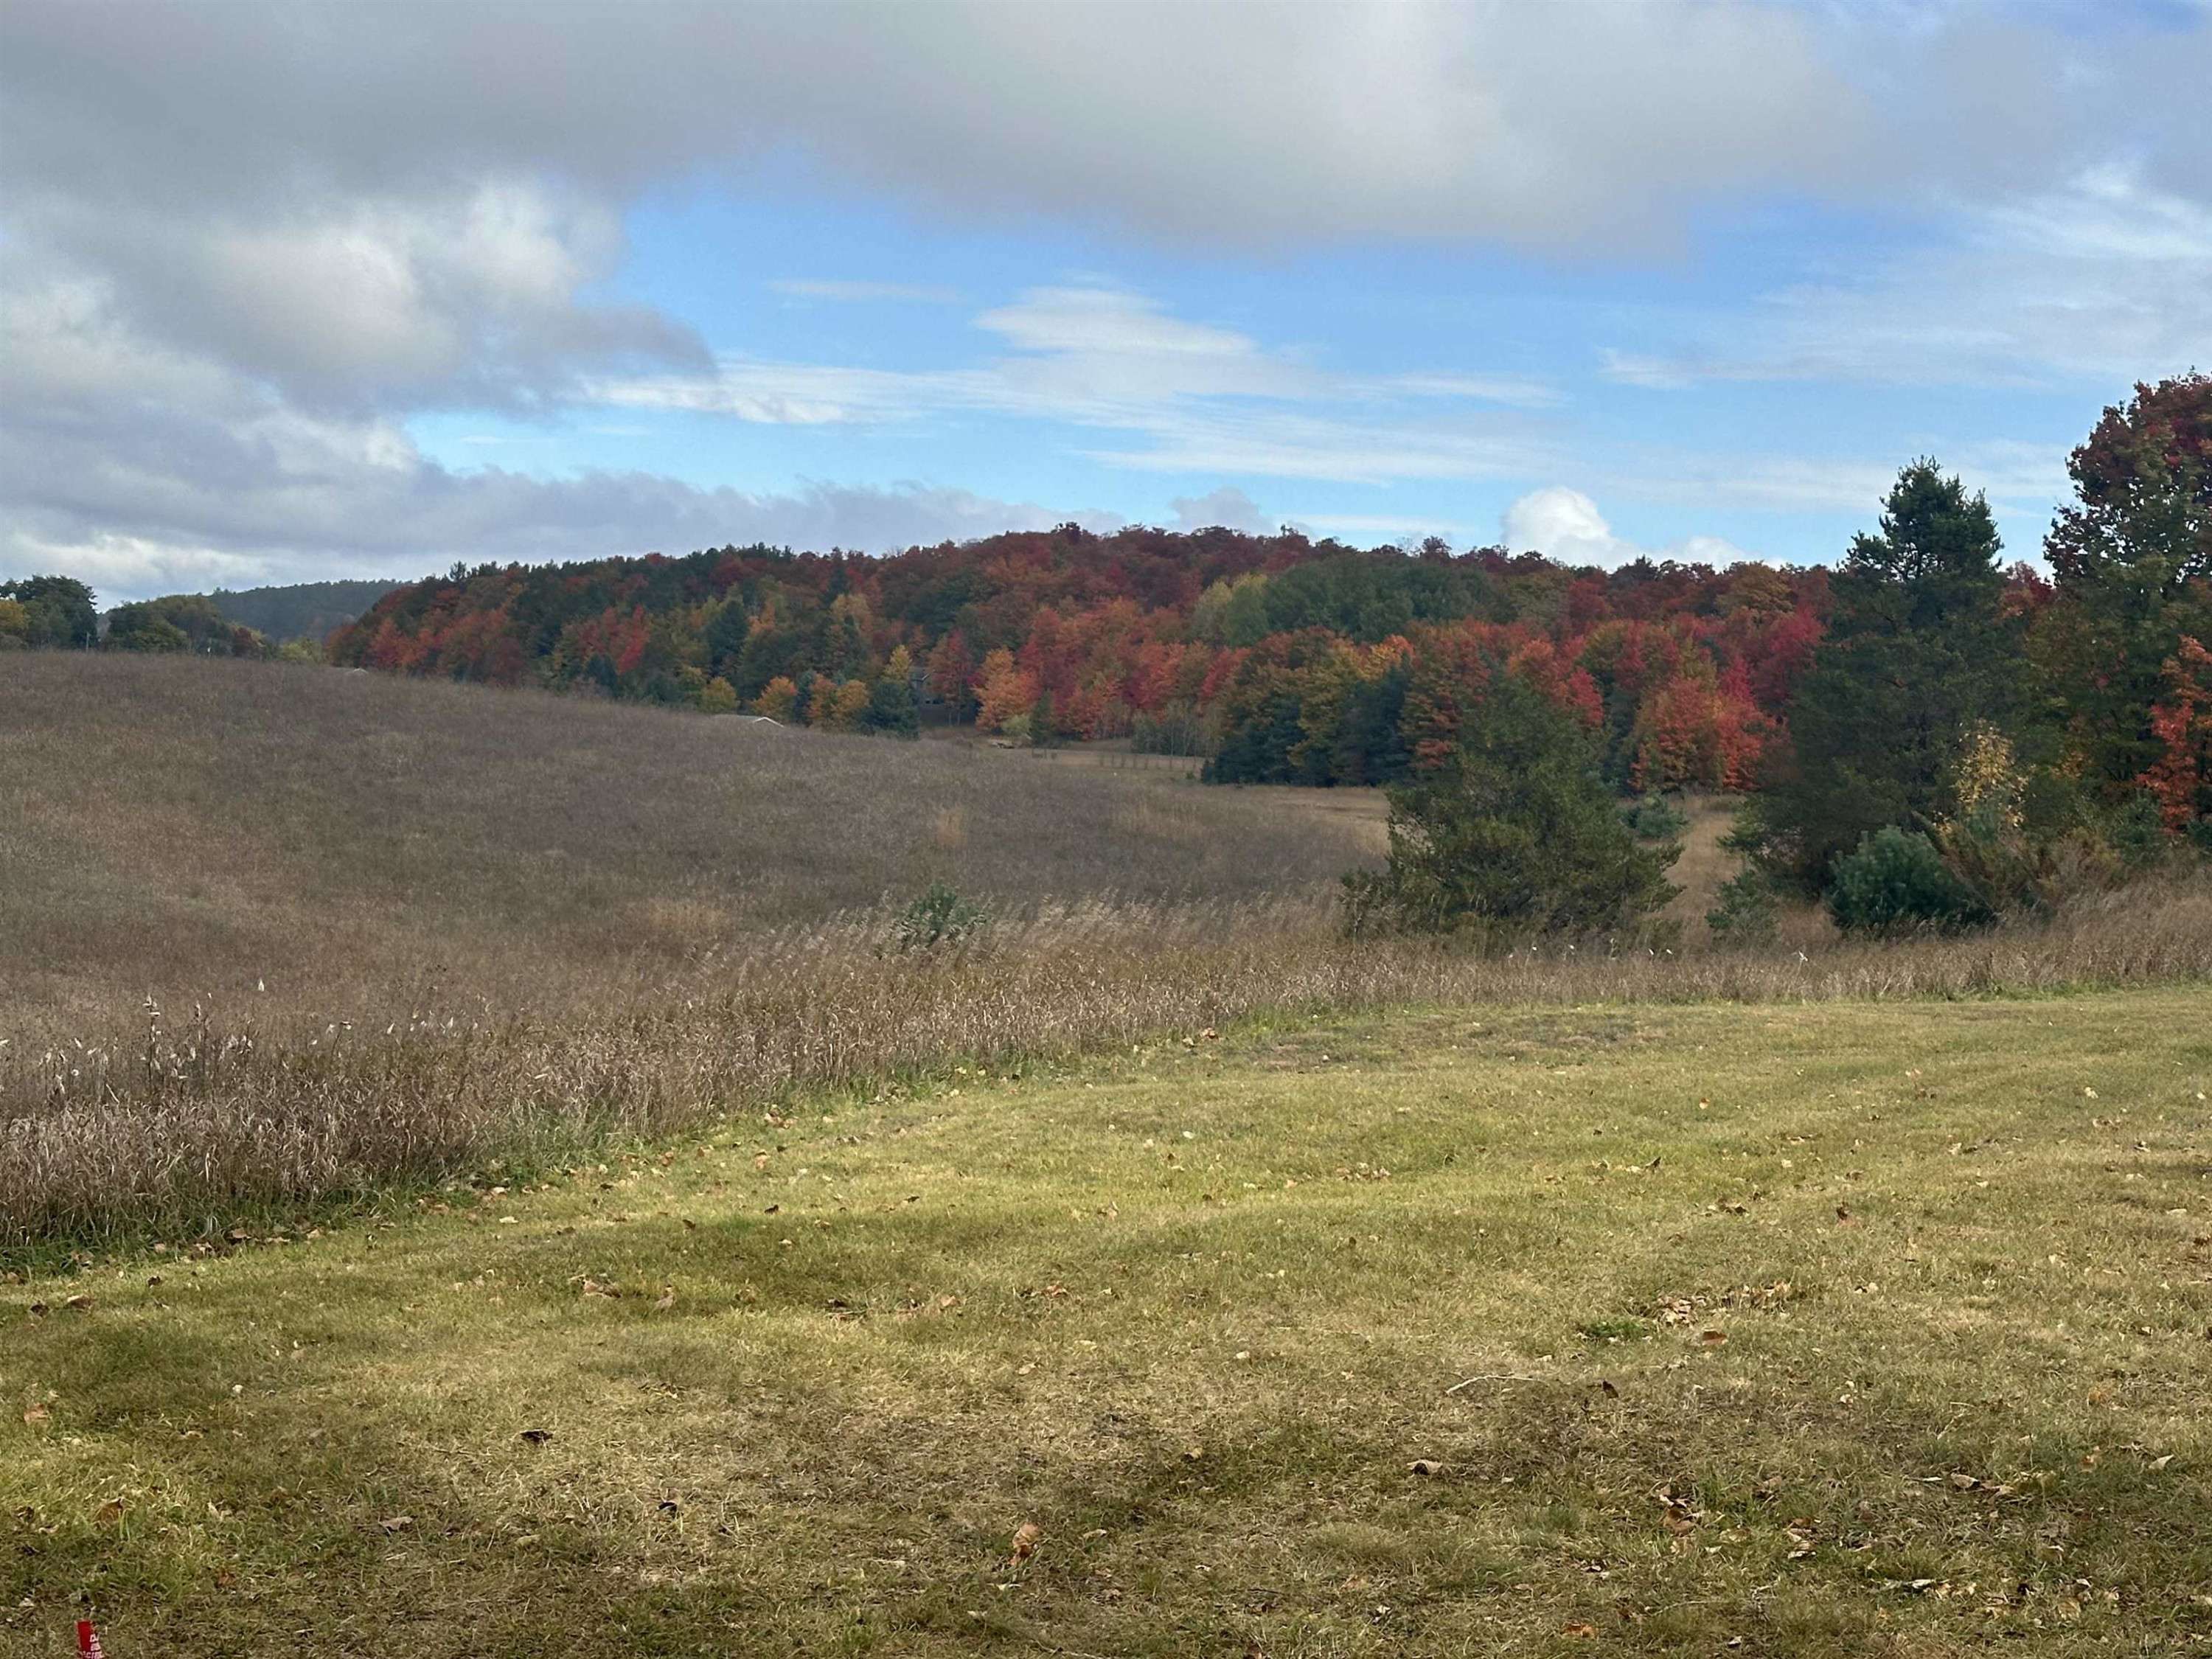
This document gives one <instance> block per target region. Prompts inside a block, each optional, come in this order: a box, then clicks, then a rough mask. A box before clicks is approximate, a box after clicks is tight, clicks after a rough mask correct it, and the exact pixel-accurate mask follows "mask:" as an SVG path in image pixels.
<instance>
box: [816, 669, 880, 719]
mask: <svg viewBox="0 0 2212 1659" xmlns="http://www.w3.org/2000/svg"><path fill="white" fill-rule="evenodd" d="M815 702H817V704H821V703H827V704H828V705H829V717H828V718H827V719H826V720H823V722H822V724H823V725H825V726H829V727H831V728H832V729H833V730H836V731H839V732H857V731H859V730H860V719H861V716H863V715H864V714H866V713H867V712H868V683H867V682H866V680H847V681H845V682H844V683H843V684H841V685H839V686H838V688H837V690H836V693H835V694H834V695H832V696H828V697H824V696H822V694H821V693H819V692H817V693H816V694H815Z"/></svg>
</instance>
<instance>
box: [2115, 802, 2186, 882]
mask: <svg viewBox="0 0 2212 1659" xmlns="http://www.w3.org/2000/svg"><path fill="white" fill-rule="evenodd" d="M2105 839H2106V841H2108V842H2111V843H2112V851H2113V852H2115V853H2117V854H2119V859H2120V863H2121V864H2122V866H2124V867H2125V868H2126V869H2127V870H2129V871H2130V872H2133V873H2137V874H2140V873H2141V872H2143V871H2146V870H2150V869H2154V868H2155V867H2156V866H2159V865H2160V864H2162V863H2164V862H2165V861H2166V854H2168V853H2170V852H2172V850H2173V843H2172V842H2171V841H2169V840H2167V839H2166V817H2165V815H2164V814H2163V813H2162V812H2160V810H2159V802H2158V797H2157V796H2155V795H2154V794H2152V793H2150V791H2149V790H2148V789H2138V790H2136V791H2135V792H2134V793H2131V794H2130V795H2129V796H2128V798H2127V799H2125V800H2124V801H2122V802H2121V803H2120V804H2119V805H2118V806H2117V807H2115V808H2113V809H2112V811H2111V812H2110V813H2109V814H2108V815H2107V816H2106V819H2105Z"/></svg>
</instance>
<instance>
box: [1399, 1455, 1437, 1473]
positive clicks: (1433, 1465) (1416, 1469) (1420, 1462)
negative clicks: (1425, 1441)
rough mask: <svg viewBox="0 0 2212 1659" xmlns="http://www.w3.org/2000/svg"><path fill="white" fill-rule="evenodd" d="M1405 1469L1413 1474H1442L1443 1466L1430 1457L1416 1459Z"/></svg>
mask: <svg viewBox="0 0 2212 1659" xmlns="http://www.w3.org/2000/svg"><path fill="white" fill-rule="evenodd" d="M1406 1468H1407V1471H1408V1472H1409V1473H1411V1474H1443V1472H1444V1466H1443V1464H1441V1463H1439V1462H1437V1461H1436V1459H1434V1458H1432V1457H1417V1458H1415V1459H1414V1460H1413V1462H1410V1463H1408V1464H1407V1465H1406Z"/></svg>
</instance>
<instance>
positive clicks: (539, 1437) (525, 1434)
mask: <svg viewBox="0 0 2212 1659" xmlns="http://www.w3.org/2000/svg"><path fill="white" fill-rule="evenodd" d="M552 1437H553V1431H552V1430H550V1429H525V1430H524V1431H522V1434H521V1438H523V1439H525V1440H527V1441H528V1442H529V1443H531V1444H532V1445H533V1446H542V1445H544V1443H546V1442H547V1441H549V1440H550V1439H551V1438H552Z"/></svg>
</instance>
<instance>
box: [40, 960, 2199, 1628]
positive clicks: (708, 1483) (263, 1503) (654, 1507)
mask: <svg viewBox="0 0 2212 1659" xmlns="http://www.w3.org/2000/svg"><path fill="white" fill-rule="evenodd" d="M2206 1012H2207V1004H2206V999H2205V996H2204V994H2203V989H2202V987H2185V988H2180V989H2172V990H2140V991H2136V992H2131V993H2127V994H2103V995H2096V996H2084V997H2079V998H2071V999H2057V1000H2021V1001H2010V1002H2006V1001H1984V1002H1977V1003H1969V1004H1957V1003H1952V1004H1941V1003H1914V1004H1904V1005H1894V1004H1892V1005H1882V1006H1871V1005H1863V1004H1859V1005H1854V1004H1849V1003H1832V1004H1825V1005H1818V1006H1804V1005H1792V1006H1643V1007H1613V1008H1567V1007H1555V1008H1551V1009H1547V1010H1541V1011H1538V1010H1526V1011H1520V1012H1514V1011H1496V1010H1482V1009H1476V1010H1464V1009H1462V1010H1458V1011H1454V1012H1431V1013H1426V1014H1421V1013H1415V1014H1407V1015H1401V1016H1397V1017H1395V1018H1389V1019H1367V1020H1360V1021H1356V1022H1352V1023H1349V1024H1318V1023H1316V1024H1306V1025H1301V1026H1298V1027H1297V1028H1294V1029H1287V1030H1285V1029H1275V1030H1248V1031H1243V1032H1233V1033H1231V1034H1230V1036H1228V1038H1227V1039H1226V1040H1223V1041H1214V1040H1211V1038H1210V1036H1208V1035H1205V1034H1199V1033H1193V1034H1191V1036H1190V1040H1189V1041H1188V1042H1182V1041H1168V1042H1163V1043H1161V1044H1159V1045H1158V1046H1156V1047H1154V1048H1150V1049H1146V1050H1142V1051H1139V1052H1136V1053H1132V1054H1127V1055H1124V1056H1122V1057H1121V1058H1120V1059H1118V1060H1115V1062H1113V1063H1112V1064H1111V1065H1103V1064H1101V1065H1096V1066H1081V1067H1075V1068H1072V1069H1067V1070H1064V1071H1060V1072H1057V1073H1052V1074H1050V1075H1045V1074H1036V1073H1033V1074H1031V1075H1029V1076H1025V1077H1019V1078H1016V1077H1011V1076H1001V1077H989V1078H986V1077H982V1076H979V1075H969V1074H963V1073H959V1072H957V1071H952V1072H948V1073H946V1074H945V1075H944V1076H942V1077H940V1078H938V1079H934V1080H933V1081H930V1082H927V1083H926V1084H918V1085H915V1086H914V1087H911V1088H907V1089H902V1090H897V1091H886V1092H884V1093H882V1094H879V1095H871V1096H866V1097H857V1096H855V1097H826V1096H825V1097H810V1098H805V1099H801V1100H793V1101H791V1102H789V1103H787V1105H786V1107H785V1109H783V1110H782V1111H781V1112H779V1113H777V1114H775V1115H773V1117H772V1119H771V1120H757V1119H756V1120H750V1121H744V1122H743V1123H739V1124H737V1125H734V1126H727V1125H726V1126H723V1127H720V1128H718V1129H716V1130H715V1131H714V1133H712V1134H711V1135H710V1136H708V1137H707V1138H704V1139H698V1140H696V1141H695V1142H687V1143H684V1144H683V1145H681V1146H676V1147H673V1148H671V1149H670V1150H669V1151H668V1152H667V1153H666V1154H665V1156H644V1157H640V1158H634V1159H629V1160H611V1162H610V1165H609V1167H607V1168H606V1169H605V1170H600V1169H599V1168H596V1167H593V1168H586V1169H582V1170H577V1171H575V1172H574V1174H573V1175H572V1176H566V1177H563V1178H562V1179H559V1180H557V1181H556V1182H553V1183H552V1184H550V1185H549V1186H545V1187H543V1188H538V1189H534V1190H507V1189H505V1188H502V1187H501V1186H500V1185H499V1184H498V1176H499V1172H497V1171H486V1172H485V1173H484V1176H483V1179H482V1181H481V1182H479V1184H478V1185H477V1187H476V1188H473V1189H471V1188H461V1187H456V1188H453V1189H452V1190H449V1191H448V1192H447V1194H445V1196H444V1197H443V1199H442V1200H438V1201H437V1202H435V1204H429V1205H428V1206H427V1207H425V1208H423V1209H422V1210H421V1211H420V1212H418V1213H416V1214H413V1215H411V1216H410V1217H408V1218H404V1219H402V1220H400V1221H398V1222H397V1223H395V1224H392V1225H368V1224H365V1223H356V1224H354V1225H349V1226H345V1227H342V1228H340V1229H338V1230H337V1231H331V1232H329V1233H326V1234H321V1235H319V1236H306V1235H288V1236H285V1237H281V1238H275V1239H270V1238H253V1239H248V1240H244V1241H234V1242H233V1243H231V1244H228V1245H225V1246H223V1247H222V1248H221V1249H218V1250H217V1251H216V1252H215V1253H214V1254H210V1255H196V1254H193V1253H191V1252H190V1251H185V1250H172V1251H168V1252H165V1253H161V1254H156V1255H142V1256H133V1257H131V1258H130V1259H127V1260H122V1261H111V1262H108V1263H106V1264H104V1265H101V1266H99V1267H97V1268H96V1269H95V1270H93V1271H89V1272H88V1273H82V1274H79V1275H77V1276H75V1277H73V1278H70V1279H64V1280H47V1281H37V1282H32V1283H27V1284H18V1285H10V1286H7V1287H4V1288H0V1329H4V1330H5V1332H6V1340H4V1342H0V1394H4V1395H5V1398H6V1407H7V1408H6V1410H5V1412H4V1413H0V1515H5V1516H8V1517H9V1518H8V1519H7V1520H6V1521H5V1522H0V1524H4V1525H5V1527H6V1528H8V1548H7V1550H6V1552H5V1553H4V1556H0V1562H4V1565H0V1649H5V1650H7V1651H9V1652H10V1653H14V1652H19V1651H20V1652H25V1653H32V1652H36V1653H48V1652H60V1651H62V1650H64V1639H65V1633H66V1629H67V1622H68V1621H69V1620H70V1619H72V1618H74V1617H76V1616H78V1615H79V1613H80V1612H81V1611H83V1610H87V1609H88V1610H89V1611H90V1612H92V1613H94V1614H96V1615H97V1616H98V1617H99V1618H100V1620H101V1621H102V1625H103V1629H104V1631H105V1632H106V1635H107V1637H108V1638H109V1650H110V1651H111V1652H113V1653H116V1654H118V1655H129V1656H154V1655H192V1656H206V1655H217V1654H220V1655H229V1656H259V1655H270V1656H274V1655H278V1654H287V1655H289V1654H293V1653H299V1652H314V1653H331V1654H337V1653H344V1654H355V1655H372V1654H374V1655H386V1654H388V1655H401V1654H405V1655H453V1656H460V1655H470V1656H490V1655H508V1656H521V1655H534V1654H544V1653H563V1654H575V1655H582V1656H599V1655H606V1656H611V1655H617V1654H620V1655H634V1654H671V1655H673V1654H703V1653H717V1654H720V1653H744V1654H753V1653H763V1654H766V1653H794V1652H805V1653H834V1652H855V1653H858V1652H878V1653H901V1654H905V1653H917V1654H948V1655H949V1654H1007V1655H1014V1654H1050V1653H1065V1654H1085V1655H1102V1654H1115V1655H1126V1654H1190V1655H1200V1654H1223V1653H1226V1654H1243V1655H1255V1654H1257V1655H1267V1656H1276V1659H1288V1656H1293V1655H1298V1656H1322V1655H1382V1654H1455V1655H1457V1654H1486V1653H1515V1654H1548V1653H1554V1652H1556V1653H1589V1652H1620V1653H1659V1652H1669V1653H1671V1652H1690V1653H1716V1654H1767V1655H1778V1656H1779V1655H1788V1656H1814V1655H1845V1654H1850V1655H1863V1654H1870V1653H1872V1654H1894V1655H1908V1654H1909V1655H1942V1654H1953V1653H1968V1652H1984V1651H1990V1650H1998V1649H2002V1650H2005V1651H2010V1652H2029V1653H2036V1654H2077V1653H2078V1654H2132V1655H2149V1654H2161V1655H2172V1654H2189V1653H2200V1652H2207V1653H2212V1414H2208V1407H2212V1340H2208V1337H2212V1125H2209V1124H2208V1108H2207V1106H2206V1104H2205V1102H2204V1091H2206V1089H2207V1088H2208V1086H2212V1035H2209V1034H2208V1033H2209V1032H2212V1024H2208V1021H2207V1019H2206V1018H2205V1016H2206ZM70 1294H76V1295H82V1296H88V1297H89V1302H88V1305H84V1306H76V1307H73V1306H70V1305H66V1304H65V1303H64V1297H65V1296H67V1295H70ZM41 1309H43V1310H41Z"/></svg>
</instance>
